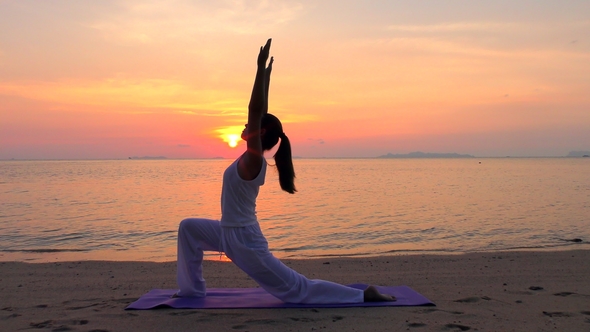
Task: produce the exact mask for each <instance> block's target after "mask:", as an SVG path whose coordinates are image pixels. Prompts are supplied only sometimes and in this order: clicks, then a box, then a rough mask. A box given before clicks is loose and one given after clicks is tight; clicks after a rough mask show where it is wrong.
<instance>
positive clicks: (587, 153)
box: [566, 151, 590, 158]
mask: <svg viewBox="0 0 590 332" xmlns="http://www.w3.org/2000/svg"><path fill="white" fill-rule="evenodd" d="M566 157H584V158H589V157H590V151H570V153H568V154H567V156H566Z"/></svg>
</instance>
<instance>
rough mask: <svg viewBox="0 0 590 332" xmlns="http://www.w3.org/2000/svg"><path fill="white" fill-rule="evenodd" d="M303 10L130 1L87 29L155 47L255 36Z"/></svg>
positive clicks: (274, 4)
mask: <svg viewBox="0 0 590 332" xmlns="http://www.w3.org/2000/svg"><path fill="white" fill-rule="evenodd" d="M303 9H304V8H303V6H302V5H301V4H298V3H292V2H290V1H246V0H241V1H239V0H233V1H229V0H225V1H211V2H209V1H198V2H196V1H188V0H176V1H162V0H152V1H148V2H145V1H132V2H123V3H122V5H121V7H120V8H119V11H118V12H116V13H114V14H111V15H108V16H105V17H102V18H100V19H99V20H97V21H96V22H93V23H91V24H90V25H89V26H90V27H91V28H93V29H96V30H97V31H100V32H101V33H102V34H103V36H104V37H105V38H106V39H107V40H119V41H128V42H135V43H156V42H162V41H165V40H169V39H180V40H192V39H193V38H194V37H195V35H204V34H211V33H213V34H220V33H230V34H257V33H261V32H266V31H273V30H276V29H277V27H278V26H280V25H282V24H285V23H287V22H289V21H292V20H294V19H296V18H297V17H298V15H299V14H300V13H301V12H302V10H303Z"/></svg>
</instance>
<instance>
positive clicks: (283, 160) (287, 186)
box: [274, 133, 297, 194]
mask: <svg viewBox="0 0 590 332" xmlns="http://www.w3.org/2000/svg"><path fill="white" fill-rule="evenodd" d="M279 137H280V138H281V143H280V144H279V149H278V150H277V152H276V153H275V155H274V159H275V163H276V165H277V171H278V172H279V183H280V184H281V189H283V190H284V191H286V192H288V193H290V194H294V193H295V192H296V191H297V189H295V169H294V168H293V158H292V157H291V143H290V142H289V138H287V135H285V133H281V134H280V135H279Z"/></svg>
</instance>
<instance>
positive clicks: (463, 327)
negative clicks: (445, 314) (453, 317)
mask: <svg viewBox="0 0 590 332" xmlns="http://www.w3.org/2000/svg"><path fill="white" fill-rule="evenodd" d="M443 330H445V331H449V330H450V331H469V330H471V327H469V326H466V325H461V324H455V323H449V324H447V325H445V326H444V327H443Z"/></svg>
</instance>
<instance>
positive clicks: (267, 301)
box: [125, 284, 434, 310]
mask: <svg viewBox="0 0 590 332" xmlns="http://www.w3.org/2000/svg"><path fill="white" fill-rule="evenodd" d="M348 286H350V287H353V288H357V289H365V288H367V285H365V284H353V285H348ZM377 289H378V290H379V291H380V292H381V293H383V294H390V295H393V296H395V297H396V298H397V301H394V302H366V303H348V304H339V303H334V304H295V303H285V302H282V301H281V300H279V299H277V298H275V297H274V296H272V295H270V294H269V293H267V292H266V291H265V290H264V289H262V288H208V289H207V296H206V297H201V298H195V297H180V298H171V296H172V295H173V294H174V293H175V292H176V290H174V289H153V290H151V291H149V292H148V293H147V294H145V295H143V296H142V297H140V298H139V299H138V300H137V301H135V302H133V303H131V304H130V305H129V306H127V308H125V309H126V310H128V309H139V310H141V309H155V308H163V307H170V308H176V309H231V308H236V309H237V308H260V309H262V308H348V307H401V306H419V305H428V306H433V305H434V303H432V302H431V301H430V300H428V299H427V298H425V297H424V296H422V295H421V294H420V293H418V292H416V291H415V290H413V289H411V288H410V287H408V286H394V287H386V286H377Z"/></svg>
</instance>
